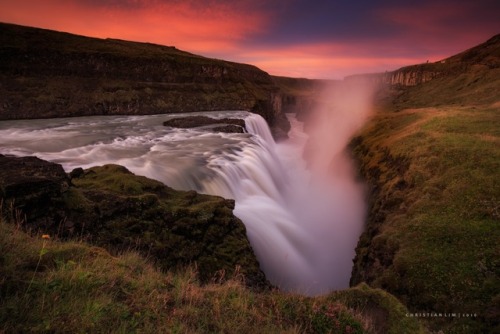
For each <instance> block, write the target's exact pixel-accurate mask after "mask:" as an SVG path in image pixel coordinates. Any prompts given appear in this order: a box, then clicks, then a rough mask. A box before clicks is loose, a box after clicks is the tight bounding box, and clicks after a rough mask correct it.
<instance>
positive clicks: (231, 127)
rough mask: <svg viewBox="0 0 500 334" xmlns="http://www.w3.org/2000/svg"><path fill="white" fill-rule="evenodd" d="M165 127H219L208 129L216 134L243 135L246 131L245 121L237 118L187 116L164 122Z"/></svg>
mask: <svg viewBox="0 0 500 334" xmlns="http://www.w3.org/2000/svg"><path fill="white" fill-rule="evenodd" d="M163 125H164V126H171V127H175V128H184V129H187V128H196V127H201V126H210V125H218V126H215V127H207V128H206V130H208V131H214V132H227V133H230V132H236V133H243V132H245V131H246V128H245V121H244V120H242V119H236V118H221V119H216V118H211V117H207V116H187V117H178V118H173V119H170V120H168V121H165V122H163Z"/></svg>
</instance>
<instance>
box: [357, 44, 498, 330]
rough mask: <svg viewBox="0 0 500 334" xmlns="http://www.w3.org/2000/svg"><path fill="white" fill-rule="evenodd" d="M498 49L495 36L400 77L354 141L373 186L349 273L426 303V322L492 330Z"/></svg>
mask: <svg viewBox="0 0 500 334" xmlns="http://www.w3.org/2000/svg"><path fill="white" fill-rule="evenodd" d="M499 50H500V38H499V36H496V37H494V38H492V39H490V40H489V41H488V42H486V43H484V44H482V45H480V46H478V47H475V48H473V49H470V50H468V51H466V52H464V53H461V54H459V55H457V56H453V57H450V58H448V59H447V60H446V61H445V62H443V63H440V64H437V65H436V66H440V67H441V68H442V70H441V72H440V75H439V76H437V75H436V76H435V77H434V78H433V79H432V80H430V81H427V82H419V83H418V84H417V85H416V86H411V85H410V86H408V85H406V84H407V82H402V83H403V84H405V85H401V82H400V83H398V85H397V86H396V87H392V89H391V90H390V91H389V93H387V91H386V92H385V94H386V95H385V97H386V98H385V100H384V101H382V106H380V108H379V110H378V112H377V113H376V114H375V115H374V117H373V118H372V120H371V121H370V122H369V123H368V124H367V125H366V126H365V128H364V130H363V131H361V132H360V133H359V136H357V137H356V138H355V139H354V140H353V141H352V143H351V149H352V151H353V153H354V156H355V157H356V159H357V160H358V162H359V165H360V171H361V176H362V177H363V178H364V179H365V180H366V182H367V183H368V185H369V186H370V212H369V219H368V222H367V228H366V231H365V233H364V234H363V235H362V237H361V239H360V241H359V244H358V247H357V250H356V251H357V256H356V259H355V263H354V268H353V275H352V280H351V283H352V284H353V285H355V284H358V283H359V282H367V283H368V284H370V285H371V286H374V287H380V288H383V289H385V290H387V291H389V292H391V293H392V294H394V295H395V296H397V297H398V298H399V299H400V300H401V301H403V303H404V304H406V305H407V307H408V308H409V310H410V312H412V313H425V314H427V313H428V314H429V315H424V316H423V317H422V315H420V317H421V319H422V320H423V321H424V322H426V323H427V325H428V326H429V327H430V328H431V329H433V330H444V331H445V332H448V331H449V332H453V333H479V332H483V333H485V332H492V331H493V332H494V331H495V330H499V322H498V319H499V316H498V315H499V312H500V280H499V277H500V262H499V258H500V247H499V245H498V240H500V230H499V229H498V223H499V221H500V215H499V207H500V202H499V200H500V188H499V184H498V180H499V179H500V174H499V171H500V149H499V147H500V145H499V144H500V132H499V127H498V125H499V124H500V109H499V104H498V101H499V100H500V96H499V95H498V92H499V88H500V74H499V70H500V52H499ZM425 66H430V65H416V66H415V67H413V68H423V67H425ZM410 68H412V67H410ZM407 69H408V68H406V69H403V70H399V73H401V71H406V70H407ZM395 73H398V71H396V72H395ZM431 313H434V315H430V314H431ZM436 314H445V315H441V316H436Z"/></svg>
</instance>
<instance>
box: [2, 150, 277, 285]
mask: <svg viewBox="0 0 500 334" xmlns="http://www.w3.org/2000/svg"><path fill="white" fill-rule="evenodd" d="M71 174H72V179H71V181H70V179H69V177H68V175H67V174H66V173H65V172H64V170H63V168H62V167H61V166H60V165H58V164H55V163H51V162H47V161H44V160H41V159H38V158H35V157H24V158H19V157H7V156H3V155H0V195H1V198H0V201H3V205H4V214H8V213H9V212H8V211H9V210H5V209H6V208H11V210H10V211H11V212H10V213H11V214H15V210H16V209H18V210H21V211H22V214H23V215H25V217H26V221H25V224H24V227H26V228H27V229H31V230H35V231H36V230H41V232H42V233H47V234H51V235H57V236H58V237H59V238H61V239H70V238H72V237H78V238H81V237H82V236H83V237H85V238H86V239H87V240H88V241H89V242H90V243H92V244H95V245H98V246H101V247H104V248H106V249H108V250H110V251H111V252H120V251H123V250H128V249H134V250H137V251H139V252H141V253H142V254H144V255H145V256H148V257H149V258H153V260H154V261H155V263H157V264H158V265H159V266H160V267H161V268H163V269H165V270H171V269H175V268H178V267H182V266H185V265H187V264H193V263H196V265H197V268H198V271H199V277H200V280H201V281H202V282H209V281H210V280H211V279H212V278H214V277H215V276H216V275H217V274H218V273H220V272H222V271H223V272H224V273H225V276H226V277H231V274H232V273H234V272H235V270H236V268H239V269H238V270H239V272H240V273H242V274H243V275H244V277H245V278H246V282H247V284H249V285H251V286H254V287H267V286H268V283H267V281H266V279H265V276H264V274H263V272H262V271H261V270H260V268H259V263H258V261H257V259H256V258H255V255H254V253H253V250H252V248H251V246H250V243H249V242H248V239H247V237H246V229H245V226H244V224H243V223H242V222H241V221H240V220H239V219H238V218H237V217H235V216H234V215H233V209H234V201H233V200H226V199H224V198H222V197H217V196H209V195H202V194H198V193H196V192H194V191H177V190H174V189H172V188H170V187H167V186H165V185H164V184H162V183H161V182H158V181H155V180H151V179H148V178H146V177H143V176H136V175H134V174H133V173H131V172H130V171H128V170H127V169H126V168H125V167H122V166H118V165H106V166H102V167H93V168H91V169H87V170H81V169H77V170H74V171H73V172H72V173H71Z"/></svg>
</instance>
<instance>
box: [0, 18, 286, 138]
mask: <svg viewBox="0 0 500 334" xmlns="http://www.w3.org/2000/svg"><path fill="white" fill-rule="evenodd" d="M211 110H249V111H253V112H256V113H259V114H261V115H262V116H263V117H264V118H265V119H266V120H267V121H268V122H269V124H270V125H271V126H274V125H276V124H278V123H279V122H280V121H281V124H283V118H284V117H283V115H282V114H281V97H280V92H279V89H278V87H276V85H275V84H274V82H273V80H272V79H271V77H270V76H269V75H268V74H267V73H266V72H264V71H262V70H260V69H258V68H257V67H255V66H251V65H246V64H238V63H233V62H227V61H223V60H217V59H210V58H205V57H202V56H198V55H194V54H191V53H188V52H184V51H181V50H178V49H176V48H175V47H168V46H161V45H155V44H150V43H137V42H128V41H123V40H117V39H97V38H89V37H83V36H77V35H73V34H68V33H62V32H56V31H51V30H45V29H37V28H29V27H24V26H18V25H12V24H4V23H0V119H3V120H6V119H26V118H49V117H68V116H86V115H145V114H161V113H177V112H193V111H211ZM284 126H285V128H286V124H284ZM275 130H276V127H275Z"/></svg>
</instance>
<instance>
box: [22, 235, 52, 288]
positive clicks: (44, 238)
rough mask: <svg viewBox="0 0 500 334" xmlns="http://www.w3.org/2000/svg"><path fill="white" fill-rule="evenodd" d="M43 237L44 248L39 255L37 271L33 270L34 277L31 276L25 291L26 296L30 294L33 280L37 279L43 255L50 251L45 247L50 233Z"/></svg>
mask: <svg viewBox="0 0 500 334" xmlns="http://www.w3.org/2000/svg"><path fill="white" fill-rule="evenodd" d="M42 239H43V242H42V248H41V249H40V253H39V255H38V262H37V264H36V267H35V271H34V272H33V277H32V278H31V281H30V284H29V285H28V288H27V289H26V292H25V293H24V296H26V295H27V294H28V291H29V290H30V288H31V285H32V284H33V281H34V280H35V275H36V272H37V271H38V267H39V266H40V262H41V261H42V256H44V255H45V254H47V252H48V249H47V248H45V246H46V245H47V242H48V240H50V235H48V234H43V235H42Z"/></svg>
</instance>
